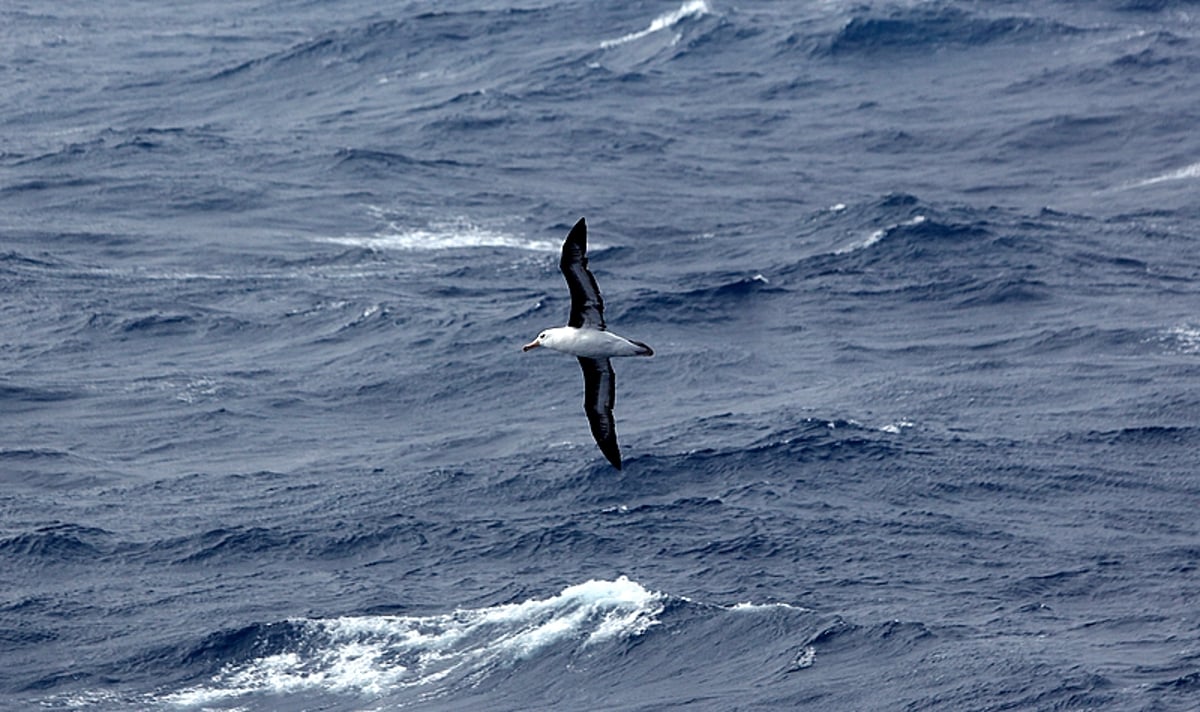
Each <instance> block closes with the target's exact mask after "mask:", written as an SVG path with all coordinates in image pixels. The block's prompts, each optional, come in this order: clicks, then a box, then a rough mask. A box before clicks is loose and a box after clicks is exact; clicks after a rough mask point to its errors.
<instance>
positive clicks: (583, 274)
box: [558, 218, 604, 329]
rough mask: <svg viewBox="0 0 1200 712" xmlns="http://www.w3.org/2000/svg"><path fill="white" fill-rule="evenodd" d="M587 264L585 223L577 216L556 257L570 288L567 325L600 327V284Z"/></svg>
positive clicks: (602, 302) (601, 320) (602, 322)
mask: <svg viewBox="0 0 1200 712" xmlns="http://www.w3.org/2000/svg"><path fill="white" fill-rule="evenodd" d="M587 264H588V258H587V223H586V222H584V219H583V218H579V222H577V223H575V227H573V228H571V232H570V233H569V234H568V235H567V239H566V241H565V242H563V248H562V259H560V260H559V261H558V268H559V269H561V270H562V273H563V276H564V277H566V278H567V287H568V288H569V289H570V290H571V317H570V318H569V319H568V320H567V326H574V327H576V328H578V327H581V326H587V327H591V328H593V329H603V328H604V300H603V299H601V298H600V287H599V286H597V285H596V278H595V277H594V276H592V273H591V271H590V270H589V269H588V268H587Z"/></svg>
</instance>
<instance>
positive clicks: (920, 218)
mask: <svg viewBox="0 0 1200 712" xmlns="http://www.w3.org/2000/svg"><path fill="white" fill-rule="evenodd" d="M925 219H926V218H925V216H924V215H917V216H915V217H913V218H912V219H910V220H905V221H904V222H901V223H897V224H895V225H892V226H890V227H886V228H883V229H881V230H876V231H875V232H872V233H871V234H870V235H867V237H866V239H865V240H860V241H858V242H852V243H850V244H849V245H846V246H844V247H839V248H838V249H836V250H834V251H833V254H835V255H845V254H849V253H851V252H855V251H857V250H863V249H866V248H868V247H870V246H871V245H874V244H875V243H877V242H879V241H880V240H882V239H883V238H884V237H886V236H887V234H888V233H889V232H891V231H892V230H895V229H896V228H899V227H915V226H917V225H920V224H921V223H923V222H925Z"/></svg>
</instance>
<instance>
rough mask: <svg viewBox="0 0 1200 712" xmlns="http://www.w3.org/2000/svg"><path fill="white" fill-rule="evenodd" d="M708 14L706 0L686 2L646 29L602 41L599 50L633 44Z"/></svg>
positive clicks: (660, 16) (658, 18)
mask: <svg viewBox="0 0 1200 712" xmlns="http://www.w3.org/2000/svg"><path fill="white" fill-rule="evenodd" d="M709 12H711V10H710V9H709V7H708V2H706V0H687V1H686V2H684V3H683V4H682V5H680V6H679V9H677V10H675V11H673V12H668V13H666V14H664V15H659V16H658V17H656V18H654V21H653V22H651V23H650V26H649V27H647V28H646V29H644V30H641V31H640V32H633V33H630V34H628V35H625V36H624V37H618V38H617V39H615V40H604V41H603V42H601V43H600V48H601V49H608V48H610V47H616V46H618V45H623V44H626V43H628V42H634V41H636V40H640V39H641V38H643V37H646V36H647V35H651V34H653V33H655V32H658V31H660V30H665V29H668V28H671V27H674V26H675V25H677V24H679V23H680V22H682V21H683V20H685V19H687V18H689V17H702V16H704V15H707V14H708V13H709Z"/></svg>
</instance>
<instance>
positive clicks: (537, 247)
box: [317, 219, 560, 252]
mask: <svg viewBox="0 0 1200 712" xmlns="http://www.w3.org/2000/svg"><path fill="white" fill-rule="evenodd" d="M317 239H319V240H320V241H322V242H329V243H333V244H336V245H346V246H349V247H359V248H365V249H369V250H402V251H438V250H468V249H478V248H495V247H499V248H506V249H513V250H525V251H530V252H557V251H558V250H559V249H560V245H559V243H557V242H554V241H550V240H534V239H530V238H527V237H522V236H519V235H514V234H512V233H508V232H501V231H498V230H495V229H492V228H487V227H483V226H481V225H477V224H474V223H471V222H469V221H467V220H466V219H458V220H447V221H441V222H434V223H431V224H430V225H428V226H427V227H404V226H402V225H399V224H396V223H390V224H389V225H388V227H387V228H386V229H384V230H382V231H380V232H379V233H377V234H375V235H369V236H361V237H359V236H343V237H322V238H317Z"/></svg>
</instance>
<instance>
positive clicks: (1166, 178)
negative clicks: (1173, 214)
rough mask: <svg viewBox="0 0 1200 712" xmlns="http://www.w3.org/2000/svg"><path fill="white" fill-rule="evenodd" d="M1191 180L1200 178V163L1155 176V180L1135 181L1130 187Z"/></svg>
mask: <svg viewBox="0 0 1200 712" xmlns="http://www.w3.org/2000/svg"><path fill="white" fill-rule="evenodd" d="M1191 178H1200V163H1193V164H1192V165H1190V166H1185V167H1183V168H1180V169H1178V170H1174V171H1170V172H1168V173H1163V174H1162V175H1158V176H1154V177H1153V178H1147V179H1145V180H1140V181H1135V182H1133V183H1131V184H1129V186H1128V187H1130V188H1144V187H1146V186H1149V185H1156V184H1158V183H1167V182H1170V181H1177V180H1188V179H1191Z"/></svg>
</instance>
